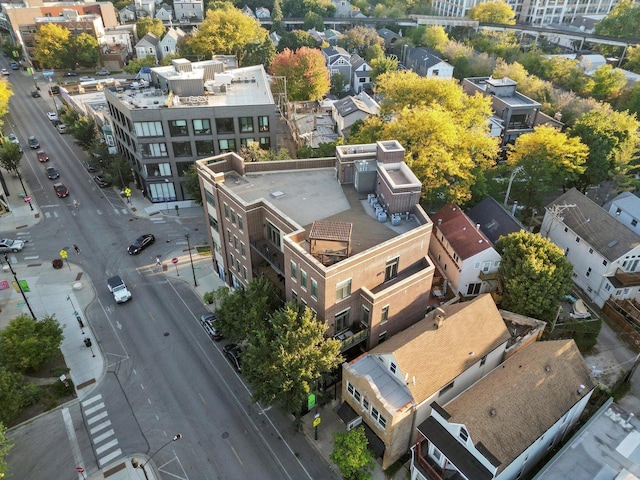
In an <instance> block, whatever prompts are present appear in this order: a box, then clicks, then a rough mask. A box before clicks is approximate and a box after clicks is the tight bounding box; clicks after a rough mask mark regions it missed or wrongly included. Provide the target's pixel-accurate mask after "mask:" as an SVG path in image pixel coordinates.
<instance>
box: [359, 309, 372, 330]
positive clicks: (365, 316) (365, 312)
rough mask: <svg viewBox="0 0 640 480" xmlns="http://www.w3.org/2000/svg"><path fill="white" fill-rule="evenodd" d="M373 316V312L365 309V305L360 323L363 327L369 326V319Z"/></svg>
mask: <svg viewBox="0 0 640 480" xmlns="http://www.w3.org/2000/svg"><path fill="white" fill-rule="evenodd" d="M370 316H371V311H370V310H369V307H365V306H364V305H362V314H361V315H360V317H361V318H360V323H362V325H364V326H365V327H368V326H369V318H370Z"/></svg>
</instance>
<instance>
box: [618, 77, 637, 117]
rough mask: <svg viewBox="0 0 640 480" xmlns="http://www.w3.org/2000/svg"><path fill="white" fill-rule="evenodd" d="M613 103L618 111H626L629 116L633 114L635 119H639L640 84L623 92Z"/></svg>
mask: <svg viewBox="0 0 640 480" xmlns="http://www.w3.org/2000/svg"><path fill="white" fill-rule="evenodd" d="M615 102H616V106H617V108H618V110H627V111H628V112H629V113H630V114H634V113H635V114H636V118H640V82H636V84H635V85H634V86H633V87H631V88H630V89H627V90H625V91H624V92H623V93H622V95H621V96H620V97H618V98H617V99H616V101H615Z"/></svg>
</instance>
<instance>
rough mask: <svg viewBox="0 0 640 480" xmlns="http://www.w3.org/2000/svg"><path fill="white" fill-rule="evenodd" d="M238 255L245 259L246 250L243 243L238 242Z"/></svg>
mask: <svg viewBox="0 0 640 480" xmlns="http://www.w3.org/2000/svg"><path fill="white" fill-rule="evenodd" d="M240 253H241V254H242V256H243V257H244V258H247V249H246V247H245V246H244V242H240Z"/></svg>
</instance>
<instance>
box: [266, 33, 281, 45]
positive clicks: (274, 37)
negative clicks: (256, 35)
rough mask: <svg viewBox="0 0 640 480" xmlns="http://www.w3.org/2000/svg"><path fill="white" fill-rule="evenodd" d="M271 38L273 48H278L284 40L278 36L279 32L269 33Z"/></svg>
mask: <svg viewBox="0 0 640 480" xmlns="http://www.w3.org/2000/svg"><path fill="white" fill-rule="evenodd" d="M269 38H270V39H271V41H272V42H273V46H274V47H276V48H278V44H279V43H280V39H281V38H282V36H281V35H278V33H277V32H271V33H269Z"/></svg>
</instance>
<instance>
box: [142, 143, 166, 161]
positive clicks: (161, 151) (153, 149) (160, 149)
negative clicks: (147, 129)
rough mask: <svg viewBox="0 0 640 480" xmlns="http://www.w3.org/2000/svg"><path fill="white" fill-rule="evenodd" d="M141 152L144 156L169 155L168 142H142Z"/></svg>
mask: <svg viewBox="0 0 640 480" xmlns="http://www.w3.org/2000/svg"><path fill="white" fill-rule="evenodd" d="M140 154H141V155H142V158H149V157H168V156H169V153H168V152H167V144H166V143H141V144H140Z"/></svg>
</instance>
